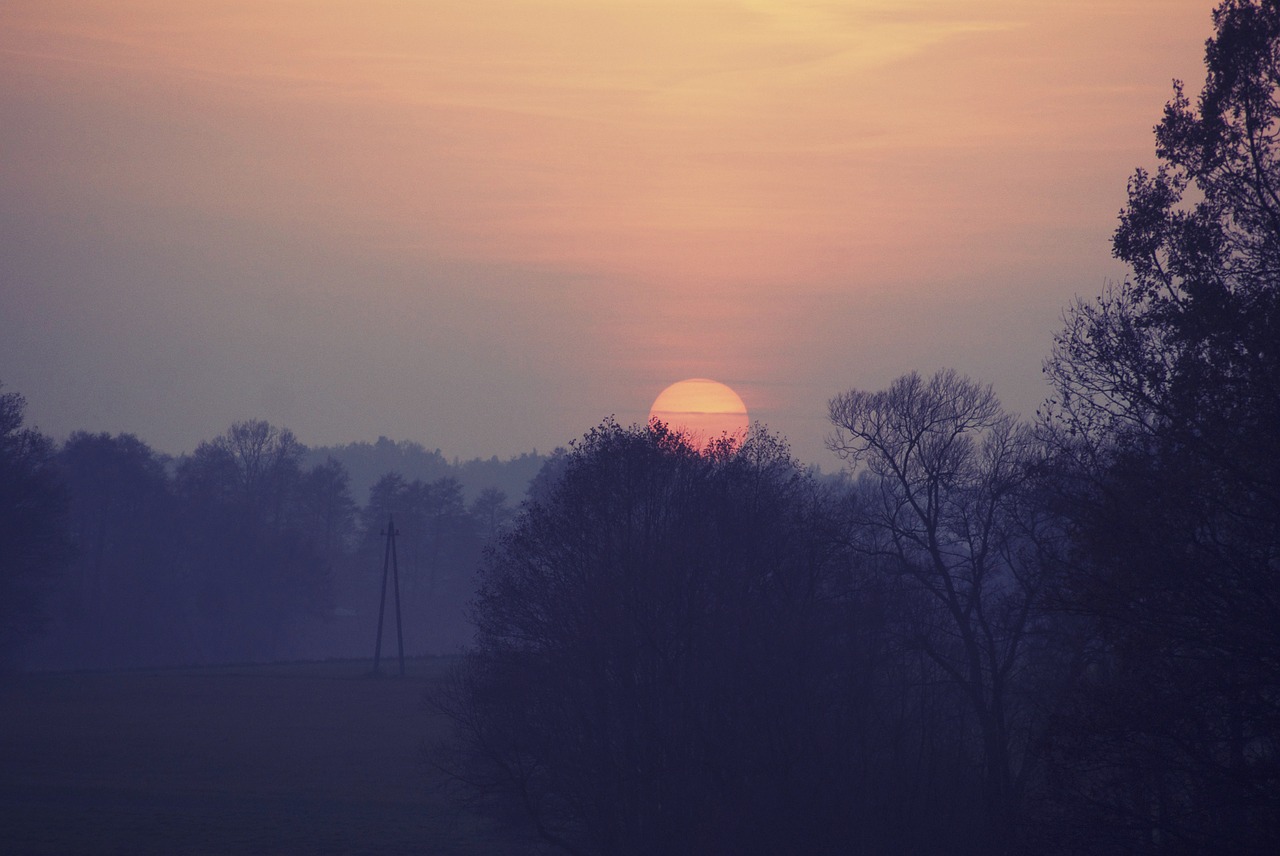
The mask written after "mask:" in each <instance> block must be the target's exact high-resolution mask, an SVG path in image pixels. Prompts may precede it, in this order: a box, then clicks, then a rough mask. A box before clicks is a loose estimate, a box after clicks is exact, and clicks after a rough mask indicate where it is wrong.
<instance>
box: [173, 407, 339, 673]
mask: <svg viewBox="0 0 1280 856" xmlns="http://www.w3.org/2000/svg"><path fill="white" fill-rule="evenodd" d="M302 452H303V446H302V444H301V443H299V442H298V441H297V439H296V438H295V437H294V436H293V434H292V432H290V431H288V430H285V429H278V428H275V427H274V426H272V425H270V424H269V423H267V422H263V421H260V420H254V421H249V422H239V423H236V424H235V425H232V426H231V428H229V429H228V430H227V432H226V433H225V434H223V435H222V436H220V437H218V438H216V439H214V440H213V441H210V442H207V443H201V444H200V445H199V446H198V447H197V448H196V450H195V451H194V452H193V453H192V454H191V455H190V456H189V457H186V458H183V459H182V460H180V461H179V462H178V465H177V468H176V473H175V480H174V483H175V491H176V493H177V495H178V498H179V501H180V505H181V512H182V525H183V532H184V544H183V555H184V563H183V566H184V567H183V572H184V573H186V574H188V575H189V577H190V578H191V580H192V585H193V587H194V588H195V589H196V590H197V591H198V592H199V595H198V598H197V601H196V602H197V605H196V607H195V609H194V610H193V612H194V614H195V615H196V616H198V617H199V619H200V620H199V621H198V622H197V624H198V627H199V630H200V633H199V636H200V638H201V639H202V640H203V646H204V656H205V657H206V658H210V659H269V658H271V657H274V656H277V655H278V653H279V652H280V650H281V647H282V645H283V644H284V642H285V640H286V631H287V630H289V629H290V627H291V626H294V625H296V624H298V623H299V622H302V621H306V620H310V619H314V618H318V617H320V616H322V615H324V614H325V613H326V612H327V611H328V607H329V599H330V592H331V590H330V580H329V576H328V572H327V568H326V566H325V563H324V558H323V554H322V545H321V544H319V543H317V542H316V541H315V540H313V539H312V538H311V537H308V535H307V533H306V531H305V530H304V528H303V522H304V520H305V516H304V515H303V514H302V511H301V506H300V504H299V498H300V490H301V485H302V472H301V469H300V467H299V461H300V459H301V456H302Z"/></svg>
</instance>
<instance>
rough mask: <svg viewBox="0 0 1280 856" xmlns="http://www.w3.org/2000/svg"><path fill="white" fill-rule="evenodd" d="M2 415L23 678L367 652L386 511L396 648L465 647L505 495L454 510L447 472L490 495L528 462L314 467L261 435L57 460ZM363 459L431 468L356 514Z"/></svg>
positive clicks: (92, 440) (9, 601)
mask: <svg viewBox="0 0 1280 856" xmlns="http://www.w3.org/2000/svg"><path fill="white" fill-rule="evenodd" d="M0 402H2V403H3V413H4V417H5V418H4V420H3V424H0V429H2V433H0V439H2V440H3V443H2V444H0V466H3V467H4V472H3V478H2V479H0V490H3V492H4V495H3V496H0V502H3V503H4V508H5V513H4V515H3V517H4V523H3V529H0V546H3V548H4V552H3V556H4V558H3V562H4V565H5V567H4V568H3V576H2V577H0V580H2V581H3V582H0V585H3V586H4V587H5V591H4V594H5V597H4V600H3V604H2V605H0V610H3V615H4V625H5V640H4V641H5V643H6V644H5V648H4V649H3V650H4V652H5V653H6V654H9V655H10V656H16V655H17V652H18V646H19V645H20V644H22V643H27V644H26V645H25V653H24V661H25V662H26V664H27V665H31V666H43V667H59V668H98V667H118V666H135V665H153V664H178V663H184V664H185V663H214V662H239V661H255V660H271V659H300V658H314V657H335V656H364V655H367V654H368V653H369V652H370V651H371V650H372V647H373V644H374V641H375V638H374V637H375V632H376V610H377V604H378V596H379V592H380V588H379V586H380V581H381V573H382V566H383V557H384V550H383V546H384V541H383V537H382V533H383V532H385V529H386V525H387V521H388V519H390V518H391V517H392V516H394V519H395V521H396V528H397V530H398V531H399V533H400V537H399V541H398V554H399V557H400V577H401V595H402V599H403V601H404V605H405V614H406V615H407V616H408V618H407V621H406V634H405V635H406V644H407V646H408V649H409V650H410V651H411V652H413V653H425V652H446V651H451V650H453V649H455V648H457V647H459V646H461V645H463V644H465V643H466V642H467V640H468V638H469V631H468V629H467V627H466V625H465V621H464V618H463V610H464V607H465V603H466V601H467V599H468V598H469V597H470V595H471V593H472V591H473V588H474V587H473V584H472V573H473V569H474V567H475V565H476V562H477V559H478V558H479V555H480V551H481V549H482V547H483V545H484V544H485V542H486V541H487V540H488V539H490V538H491V537H492V536H493V535H494V533H496V532H497V531H499V530H501V529H502V527H504V526H505V525H506V524H507V522H508V521H509V519H510V518H511V516H512V514H513V505H514V504H515V503H516V502H518V501H519V500H520V499H521V497H520V496H516V497H514V498H509V497H508V495H507V494H506V493H504V492H503V491H502V490H500V489H499V488H497V487H493V486H490V487H484V488H473V490H474V496H473V497H472V498H471V499H470V500H469V499H468V498H467V491H466V489H465V488H464V483H463V481H462V479H461V478H460V477H459V476H460V473H462V472H463V471H464V470H463V468H465V467H467V466H470V467H471V468H473V469H472V472H474V468H475V467H477V466H479V465H482V466H483V473H484V475H486V476H488V477H490V478H492V479H493V482H494V483H496V484H501V483H506V484H512V485H519V484H520V483H521V482H522V481H523V482H524V483H525V484H527V481H528V476H526V475H524V474H525V473H527V472H529V470H530V469H531V468H532V465H535V464H536V462H537V460H538V458H537V456H522V457H520V458H517V459H513V460H512V461H511V462H509V465H508V466H504V465H503V464H502V463H501V462H497V461H488V462H476V463H472V464H469V465H462V467H459V466H457V465H453V464H448V463H445V462H444V461H443V459H441V458H439V454H438V452H437V453H435V454H434V455H432V454H431V453H427V452H426V451H425V450H423V449H422V447H420V446H417V445H416V444H412V443H392V442H390V441H388V440H386V439H385V438H383V439H380V440H379V442H378V443H377V444H352V445H350V446H346V447H341V448H337V449H333V450H322V451H324V452H328V453H327V454H324V456H323V457H320V458H319V459H318V460H317V457H318V456H317V454H316V453H315V452H314V451H309V450H308V449H307V448H306V447H305V446H303V445H302V444H301V443H300V442H299V441H298V440H297V438H296V437H294V435H293V434H292V433H291V432H290V431H288V430H286V429H281V428H277V427H275V426H272V425H270V424H268V423H266V422H262V421H248V422H242V423H237V424H235V425H233V426H231V428H229V429H228V430H227V431H226V432H225V433H224V434H222V435H221V436H219V437H216V438H215V439H213V440H210V441H208V442H205V443H201V444H200V446H199V447H198V448H197V449H196V450H195V451H194V452H192V453H191V454H189V455H184V456H182V457H180V458H177V459H169V458H167V457H165V456H163V455H160V454H158V453H156V452H155V451H154V450H153V449H151V448H150V447H149V446H148V445H147V444H146V443H144V442H143V441H141V440H139V439H138V438H137V437H134V436H132V435H128V434H122V435H117V436H111V435H108V434H90V433H83V432H80V433H76V434H73V435H71V437H69V438H68V439H67V440H66V441H65V442H64V443H63V444H61V446H57V445H56V444H54V443H53V442H52V441H50V440H49V439H48V438H47V437H44V436H42V435H40V434H39V433H38V432H36V431H33V430H31V429H29V428H24V427H23V408H24V402H23V400H22V398H21V396H19V395H18V394H16V393H6V394H3V395H2V396H0ZM361 456H363V461H362V462H363V463H365V464H366V465H367V464H375V465H376V464H379V463H406V464H409V466H408V467H407V468H408V469H410V471H411V472H422V470H423V469H424V468H423V467H421V466H420V465H421V463H422V462H430V464H433V465H434V464H437V462H438V466H433V467H432V468H430V469H429V470H428V472H429V474H430V476H432V477H431V478H430V480H424V479H423V478H421V477H418V476H409V477H406V476H404V475H402V474H401V473H399V472H397V471H394V470H387V471H384V472H383V473H382V475H381V476H380V477H379V478H378V479H377V480H376V481H375V482H374V483H373V484H372V486H371V487H370V488H369V489H368V490H367V496H368V499H367V500H366V502H365V503H363V504H360V503H358V502H357V501H356V499H355V495H354V494H353V491H352V489H351V478H350V475H349V473H348V470H347V467H346V466H345V465H344V463H343V461H342V458H344V457H354V458H356V459H357V460H361ZM415 465H417V468H416V469H415ZM473 484H474V481H473Z"/></svg>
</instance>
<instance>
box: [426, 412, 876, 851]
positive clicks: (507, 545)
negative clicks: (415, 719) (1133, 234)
mask: <svg viewBox="0 0 1280 856" xmlns="http://www.w3.org/2000/svg"><path fill="white" fill-rule="evenodd" d="M825 508H826V505H825V504H824V503H823V502H822V501H821V498H820V495H819V491H818V490H817V488H816V487H815V485H814V484H813V483H812V481H811V480H810V479H809V478H808V477H807V476H806V474H805V473H804V471H803V470H802V468H800V467H799V466H798V465H797V464H796V463H795V462H794V461H793V460H792V459H791V458H790V455H789V454H788V452H787V450H786V447H785V445H783V444H782V443H781V442H780V441H778V440H776V439H775V438H772V437H771V436H769V435H768V434H766V433H764V432H762V431H757V432H755V433H754V434H752V435H751V436H750V437H749V438H748V439H747V440H746V441H745V442H744V443H743V444H741V445H737V444H734V443H726V444H721V445H719V446H713V447H711V448H709V449H707V450H705V451H699V450H698V449H696V448H695V447H694V446H692V445H691V444H690V442H689V441H688V440H687V439H686V438H685V437H683V436H682V435H680V434H676V433H672V432H670V431H668V430H667V428H666V427H665V426H663V425H661V424H660V423H654V424H652V425H650V426H648V427H636V428H630V429H627V428H623V427H620V426H618V425H617V424H616V423H613V422H606V423H604V424H602V425H601V426H599V427H598V428H596V429H594V430H593V431H591V432H590V433H588V434H587V435H586V436H585V437H584V439H583V440H582V441H581V442H580V443H578V444H575V445H574V446H573V447H572V449H571V450H570V451H568V452H567V453H566V455H565V457H564V460H563V468H562V470H561V475H560V477H559V478H558V480H557V481H555V482H554V483H548V484H547V485H546V486H545V489H544V490H542V491H540V492H539V494H538V498H536V499H534V500H531V501H530V502H528V503H526V505H525V506H524V508H523V510H522V512H521V514H520V516H519V517H518V519H517V520H516V521H515V523H514V525H513V527H512V528H511V529H510V530H509V531H507V532H505V533H504V534H503V535H501V537H500V538H499V540H498V541H497V543H496V545H495V546H494V547H493V549H492V550H491V551H490V552H489V553H488V555H487V557H486V559H485V561H484V563H483V565H482V568H481V572H480V578H481V586H480V591H479V594H478V595H477V599H476V601H475V607H474V615H473V618H474V621H475V623H476V627H477V636H476V643H475V648H474V650H473V651H472V652H471V653H470V654H469V655H468V656H467V657H466V659H465V660H464V662H463V664H462V666H461V668H460V669H459V670H458V671H457V672H456V673H455V677H454V684H453V686H452V690H451V691H450V692H448V693H446V694H443V695H441V696H438V697H437V698H436V704H437V706H438V708H439V709H441V710H442V711H443V712H444V713H446V714H447V715H448V716H450V717H451V718H452V719H453V720H454V722H455V723H456V725H457V726H458V735H459V737H458V743H457V744H456V745H455V746H454V747H453V751H452V753H451V754H449V755H448V756H447V758H446V759H445V760H444V761H442V763H444V764H445V765H446V767H447V768H448V769H449V770H451V771H452V772H453V773H454V774H455V775H456V777H457V779H458V781H460V782H462V783H465V785H466V786H467V788H468V789H469V792H470V793H472V794H473V795H477V796H480V797H483V798H484V799H486V800H487V801H488V802H489V804H490V805H492V806H494V807H497V808H500V809H505V810H506V811H508V812H510V813H511V814H512V815H513V816H516V817H519V818H522V819H523V821H524V822H526V823H528V824H529V825H530V826H531V827H532V828H533V829H535V830H536V831H537V833H538V835H539V836H540V837H541V839H542V841H543V842H545V843H549V844H551V845H555V846H557V847H558V848H560V849H562V850H564V851H566V852H569V853H579V854H633V853H634V854H641V853H644V854H649V853H667V854H680V853H728V852H732V853H740V854H752V853H762V854H763V853H779V852H804V853H836V852H839V853H847V852H855V844H854V842H856V841H857V840H858V836H857V834H856V831H854V830H851V829H850V828H849V818H850V811H849V802H848V799H849V797H850V795H851V790H852V789H851V788H850V787H847V786H845V785H844V784H843V783H845V782H847V780H848V775H847V774H848V771H849V770H850V765H848V764H846V763H845V762H846V760H847V759H846V756H844V755H843V753H842V751H841V747H842V746H846V745H848V744H849V743H850V742H851V741H850V740H848V732H847V727H846V723H847V718H846V717H845V716H844V715H843V713H842V712H841V711H840V710H839V709H838V707H839V702H838V701H837V700H836V699H837V698H843V697H844V696H843V695H842V693H841V692H839V691H838V688H839V687H840V686H841V681H839V680H838V679H836V678H835V677H834V674H833V672H832V660H833V658H832V657H830V656H829V654H830V650H831V649H829V648H827V647H826V645H827V643H828V642H830V641H832V640H833V639H835V636H836V634H837V633H839V632H840V631H841V628H842V625H841V623H840V622H839V621H838V620H836V619H837V618H838V615H837V610H836V608H835V606H834V601H833V597H834V595H833V579H834V575H835V574H836V571H837V567H836V562H835V561H834V556H835V554H836V550H835V548H834V546H833V545H834V543H835V542H834V539H830V538H829V537H827V536H828V535H829V533H828V532H826V529H825V526H826V517H825ZM835 659H839V658H835Z"/></svg>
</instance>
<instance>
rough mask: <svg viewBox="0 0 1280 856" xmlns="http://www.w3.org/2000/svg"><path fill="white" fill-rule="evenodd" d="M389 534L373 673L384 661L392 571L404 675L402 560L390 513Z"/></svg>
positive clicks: (401, 672)
mask: <svg viewBox="0 0 1280 856" xmlns="http://www.w3.org/2000/svg"><path fill="white" fill-rule="evenodd" d="M381 534H383V535H385V536H387V546H386V550H385V551H384V552H383V556H382V596H381V597H380V598H379V599H378V642H377V644H376V645H374V648H373V673H374V674H375V675H377V674H380V672H379V671H378V667H379V665H380V664H381V662H382V618H383V615H384V614H385V613H386V611H387V572H388V571H390V573H391V576H392V584H393V586H394V590H395V597H396V642H397V644H398V645H399V648H400V677H402V678H403V677H404V628H403V626H402V625H401V623H400V561H399V559H398V558H397V557H396V536H397V535H399V534H400V531H399V530H398V529H396V522H395V518H394V517H392V516H390V515H388V517H387V528H386V529H385V530H383V532H382V533H381Z"/></svg>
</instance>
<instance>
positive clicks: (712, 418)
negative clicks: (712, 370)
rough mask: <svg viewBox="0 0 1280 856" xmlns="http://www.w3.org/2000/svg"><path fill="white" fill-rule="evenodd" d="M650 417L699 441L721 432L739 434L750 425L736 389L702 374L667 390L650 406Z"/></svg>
mask: <svg viewBox="0 0 1280 856" xmlns="http://www.w3.org/2000/svg"><path fill="white" fill-rule="evenodd" d="M649 419H650V421H652V420H654V419H657V420H659V421H660V422H665V423H666V424H667V425H668V426H670V427H671V428H674V429H676V430H679V431H686V432H688V433H689V434H690V435H692V436H693V437H694V438H695V439H699V440H713V439H715V438H717V437H720V436H721V435H728V436H730V437H739V436H742V435H744V434H745V433H746V431H747V428H748V427H750V424H751V422H750V419H749V417H748V416H747V406H746V405H745V404H743V403H742V398H741V397H740V396H739V395H738V394H737V393H736V392H734V391H733V390H732V389H730V388H729V387H727V386H725V385H724V384H722V383H718V382H717V381H714V380H709V379H707V378H703V377H696V378H690V379H689V380H682V381H680V382H679V383H673V384H671V386H669V387H667V388H666V389H664V390H663V391H662V393H661V394H660V395H659V396H658V397H657V398H656V399H655V400H654V402H653V407H651V408H650V409H649Z"/></svg>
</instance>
